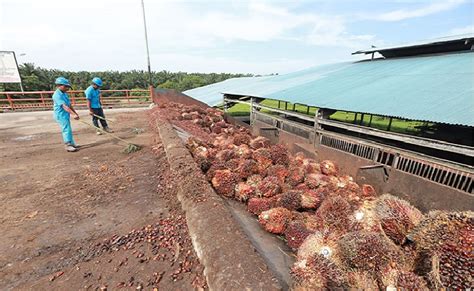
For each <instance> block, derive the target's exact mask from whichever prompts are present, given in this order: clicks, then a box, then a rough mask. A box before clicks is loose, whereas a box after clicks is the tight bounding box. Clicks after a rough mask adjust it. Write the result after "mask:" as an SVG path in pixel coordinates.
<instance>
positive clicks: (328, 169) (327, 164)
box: [319, 160, 338, 176]
mask: <svg viewBox="0 0 474 291" xmlns="http://www.w3.org/2000/svg"><path fill="white" fill-rule="evenodd" d="M319 166H320V168H321V173H323V174H324V175H328V176H336V175H337V172H338V170H337V167H336V165H335V164H334V163H333V162H332V161H330V160H324V161H322V162H321V163H320V164H319Z"/></svg>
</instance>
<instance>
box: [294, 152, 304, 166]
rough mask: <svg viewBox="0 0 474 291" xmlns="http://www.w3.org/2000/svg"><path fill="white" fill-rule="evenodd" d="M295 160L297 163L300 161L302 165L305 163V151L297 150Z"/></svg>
mask: <svg viewBox="0 0 474 291" xmlns="http://www.w3.org/2000/svg"><path fill="white" fill-rule="evenodd" d="M293 160H294V161H295V162H297V163H299V164H300V165H302V164H303V161H304V160H305V157H304V153H302V152H297V153H296V154H295V155H294V157H293Z"/></svg>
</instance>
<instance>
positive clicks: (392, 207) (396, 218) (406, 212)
mask: <svg viewBox="0 0 474 291" xmlns="http://www.w3.org/2000/svg"><path fill="white" fill-rule="evenodd" d="M375 212H376V215H377V218H378V219H379V220H380V224H381V226H382V229H383V231H384V233H385V234H386V235H387V236H388V237H389V238H390V239H391V240H392V241H394V242H395V243H396V244H398V245H401V244H403V242H404V241H405V237H406V235H407V234H408V233H409V232H410V231H411V230H412V229H413V228H414V227H415V226H416V225H418V223H420V220H421V219H422V217H423V214H422V213H421V212H420V211H419V210H418V209H416V208H415V207H413V206H411V205H410V203H408V202H407V201H405V200H401V199H399V198H397V197H395V196H392V195H390V194H384V195H382V196H381V197H379V199H377V202H376V206H375Z"/></svg>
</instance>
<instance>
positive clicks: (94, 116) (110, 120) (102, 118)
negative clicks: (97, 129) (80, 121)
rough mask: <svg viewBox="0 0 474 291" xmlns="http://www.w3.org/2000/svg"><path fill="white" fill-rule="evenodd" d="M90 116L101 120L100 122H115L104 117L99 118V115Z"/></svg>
mask: <svg viewBox="0 0 474 291" xmlns="http://www.w3.org/2000/svg"><path fill="white" fill-rule="evenodd" d="M92 116H94V117H97V118H99V119H102V120H105V121H108V122H115V120H110V119H107V118H104V117H102V116H99V115H95V114H92Z"/></svg>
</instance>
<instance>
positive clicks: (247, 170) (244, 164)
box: [236, 159, 258, 179]
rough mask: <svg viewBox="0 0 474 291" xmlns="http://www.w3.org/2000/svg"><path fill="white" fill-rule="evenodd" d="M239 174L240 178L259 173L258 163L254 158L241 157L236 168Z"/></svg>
mask: <svg viewBox="0 0 474 291" xmlns="http://www.w3.org/2000/svg"><path fill="white" fill-rule="evenodd" d="M236 172H237V175H238V176H239V178H240V179H247V178H248V177H250V176H252V175H253V174H257V173H258V165H257V162H255V161H254V160H253V159H241V160H240V161H239V165H238V167H237V168H236Z"/></svg>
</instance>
